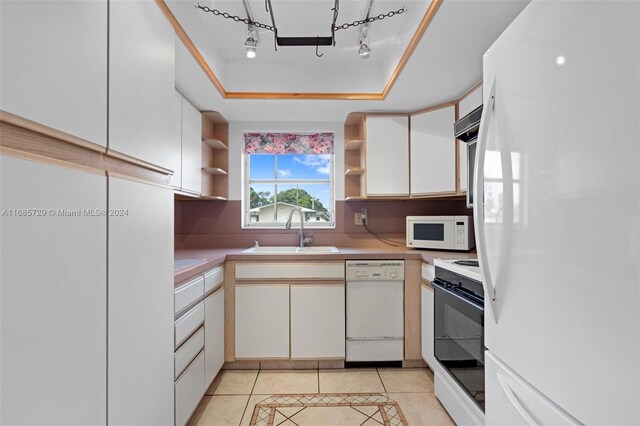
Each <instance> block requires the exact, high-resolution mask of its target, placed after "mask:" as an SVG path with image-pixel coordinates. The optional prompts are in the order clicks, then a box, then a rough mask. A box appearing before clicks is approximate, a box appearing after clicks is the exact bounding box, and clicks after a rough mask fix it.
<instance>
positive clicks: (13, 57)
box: [0, 0, 157, 146]
mask: <svg viewBox="0 0 640 426" xmlns="http://www.w3.org/2000/svg"><path fill="white" fill-rule="evenodd" d="M154 6H155V5H154ZM156 8H157V7H156ZM0 39H2V49H0V52H1V54H0V55H1V56H0V74H1V75H2V78H1V79H0V108H1V109H2V110H3V111H7V112H10V113H12V114H16V115H18V116H21V117H24V118H27V119H29V120H32V121H35V122H38V123H40V124H44V125H45V126H49V127H52V128H54V129H57V130H60V131H62V132H65V133H68V134H71V135H74V136H76V137H79V138H82V139H85V140H87V141H89V142H93V143H96V144H99V145H102V146H106V144H107V2H106V0H96V1H82V0H75V1H74V0H72V1H1V2H0Z"/></svg>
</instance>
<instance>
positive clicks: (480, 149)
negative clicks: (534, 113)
mask: <svg viewBox="0 0 640 426" xmlns="http://www.w3.org/2000/svg"><path fill="white" fill-rule="evenodd" d="M495 93H496V77H495V75H494V76H493V77H492V79H491V85H490V86H489V99H488V100H487V105H486V106H485V107H484V111H483V114H482V118H481V119H480V132H479V134H478V142H477V144H478V145H477V148H476V167H475V176H474V182H475V185H476V187H475V194H476V195H475V196H476V200H475V206H474V209H473V216H474V218H473V219H474V221H475V225H476V226H475V228H476V245H477V252H478V260H479V262H480V272H481V274H482V282H483V284H484V286H485V288H486V290H487V296H488V297H489V309H490V310H491V313H492V314H493V315H492V316H493V320H494V321H495V322H496V323H497V322H498V307H497V305H496V292H495V289H494V287H493V281H492V280H491V272H490V271H489V263H488V260H487V247H486V241H485V232H484V158H485V152H486V150H487V135H488V134H489V123H490V122H491V121H490V120H491V117H492V116H493V110H494V105H495Z"/></svg>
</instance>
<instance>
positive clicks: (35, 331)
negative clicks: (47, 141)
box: [0, 2, 107, 425]
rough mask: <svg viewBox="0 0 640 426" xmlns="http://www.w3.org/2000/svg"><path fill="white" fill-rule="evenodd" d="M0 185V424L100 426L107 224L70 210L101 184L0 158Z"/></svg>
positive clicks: (97, 193)
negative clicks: (27, 211) (40, 211)
mask: <svg viewBox="0 0 640 426" xmlns="http://www.w3.org/2000/svg"><path fill="white" fill-rule="evenodd" d="M3 3H4V2H3ZM3 42H4V41H3ZM0 185H1V187H0V193H1V194H2V197H1V198H0V210H2V211H5V210H4V209H7V210H6V211H5V213H4V214H2V216H1V218H0V227H1V228H2V233H1V236H0V241H1V243H0V251H1V252H2V257H1V265H0V282H2V285H1V286H0V324H2V329H1V330H2V332H1V333H0V335H1V336H2V351H1V352H0V354H1V356H0V371H2V374H0V388H2V392H1V393H0V406H1V407H2V410H0V424H3V425H4V424H7V425H9V424H85V425H93V424H96V425H97V424H105V423H106V419H107V412H106V411H107V407H106V388H107V376H106V369H105V365H106V362H107V356H106V355H107V331H106V330H107V312H106V309H107V282H106V272H107V271H106V269H107V252H106V247H107V241H106V235H107V220H106V218H105V217H104V216H85V215H82V214H79V215H76V214H75V213H74V212H76V211H80V212H81V211H82V209H105V208H106V205H107V178H106V177H104V176H100V175H97V174H90V173H84V172H80V171H77V170H73V169H69V168H65V167H57V166H51V165H46V164H41V163H36V162H32V161H26V160H19V159H15V158H11V157H5V156H1V157H0ZM11 209H43V211H44V212H45V216H24V215H16V214H12V213H11ZM52 209H54V210H53V211H52ZM55 209H61V210H59V211H56V210H55ZM62 209H64V210H65V211H66V212H67V214H65V213H64V212H63V211H62ZM35 211H38V210H35ZM34 401H38V403H37V409H36V408H34Z"/></svg>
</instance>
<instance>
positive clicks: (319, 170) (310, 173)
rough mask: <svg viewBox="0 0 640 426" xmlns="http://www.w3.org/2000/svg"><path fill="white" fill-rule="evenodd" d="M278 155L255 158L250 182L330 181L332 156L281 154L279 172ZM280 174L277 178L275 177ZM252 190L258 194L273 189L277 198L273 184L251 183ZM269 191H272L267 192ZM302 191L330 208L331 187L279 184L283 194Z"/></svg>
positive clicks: (257, 156) (253, 155) (251, 167)
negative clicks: (276, 167)
mask: <svg viewBox="0 0 640 426" xmlns="http://www.w3.org/2000/svg"><path fill="white" fill-rule="evenodd" d="M275 157H276V155H275V154H251V155H250V156H249V163H250V164H249V170H250V175H249V180H255V179H292V180H298V179H323V180H328V179H329V178H330V174H331V170H330V167H331V155H305V154H279V155H277V157H278V161H277V162H278V169H277V172H276V170H275V163H276V161H275ZM276 173H277V176H274V175H275V174H276ZM251 187H253V188H254V190H256V191H263V190H268V189H270V192H271V194H272V195H273V187H274V186H273V184H270V185H264V184H257V183H251ZM267 187H268V189H267ZM296 187H298V188H300V189H304V190H305V191H307V192H308V193H309V194H311V195H312V196H313V197H316V198H317V199H319V200H320V202H322V204H323V205H324V206H325V207H327V208H328V207H329V199H330V195H331V194H329V191H330V185H329V183H320V184H309V183H301V184H295V183H294V184H290V183H288V184H284V183H282V184H278V190H279V191H283V190H285V189H289V188H296Z"/></svg>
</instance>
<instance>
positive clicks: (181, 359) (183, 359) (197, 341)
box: [174, 327, 204, 379]
mask: <svg viewBox="0 0 640 426" xmlns="http://www.w3.org/2000/svg"><path fill="white" fill-rule="evenodd" d="M202 348H204V328H203V327H200V330H198V331H197V332H196V334H194V335H193V336H191V338H190V339H189V340H187V341H186V342H185V344H184V345H182V347H181V348H180V349H178V351H177V352H176V354H175V357H174V367H175V370H174V371H175V377H174V378H175V379H177V378H178V377H179V376H180V374H182V372H183V371H184V369H185V368H187V365H189V363H190V362H191V360H192V359H193V358H195V357H196V355H198V352H200V351H201V350H202Z"/></svg>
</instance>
